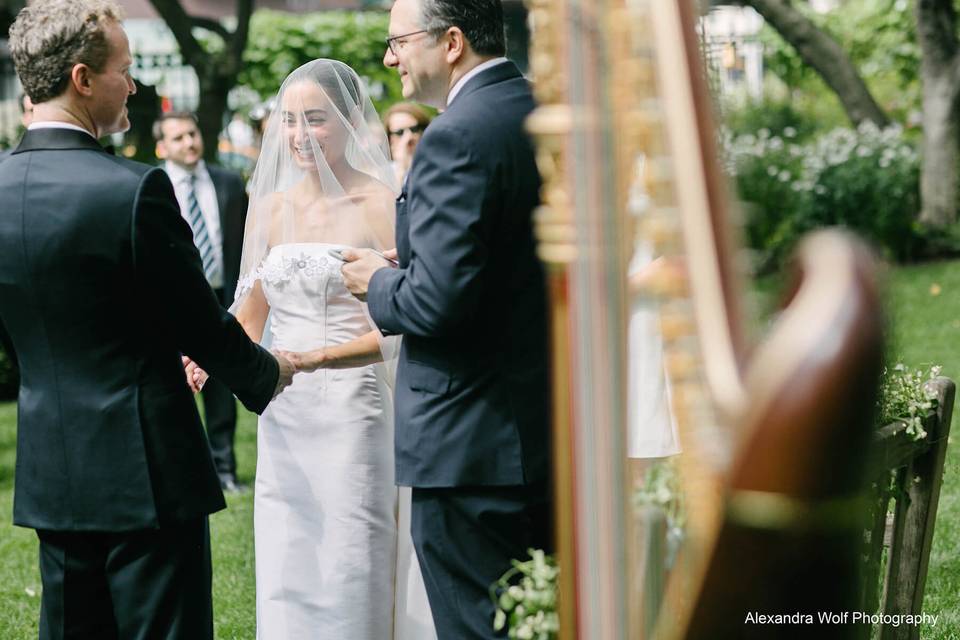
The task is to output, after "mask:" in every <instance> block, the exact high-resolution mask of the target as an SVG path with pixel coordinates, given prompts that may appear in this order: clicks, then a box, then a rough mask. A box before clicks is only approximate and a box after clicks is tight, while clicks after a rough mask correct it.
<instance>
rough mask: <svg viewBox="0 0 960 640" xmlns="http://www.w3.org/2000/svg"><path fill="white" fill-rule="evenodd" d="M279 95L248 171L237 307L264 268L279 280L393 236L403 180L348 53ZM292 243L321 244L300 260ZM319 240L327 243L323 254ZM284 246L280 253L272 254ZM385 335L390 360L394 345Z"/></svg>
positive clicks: (299, 76) (308, 68) (306, 71)
mask: <svg viewBox="0 0 960 640" xmlns="http://www.w3.org/2000/svg"><path fill="white" fill-rule="evenodd" d="M276 104H277V106H276V109H274V111H273V112H272V113H271V114H270V118H269V121H268V123H267V127H266V130H265V132H264V135H263V145H262V148H261V151H260V157H259V159H258V160H257V165H256V168H255V169H254V172H253V177H252V178H251V183H250V208H249V210H248V213H247V222H246V229H245V232H244V243H243V256H242V258H241V264H240V279H239V282H238V284H237V295H236V301H235V302H234V304H233V306H232V307H231V311H232V312H233V313H237V311H238V310H240V309H242V308H243V305H244V304H245V303H246V301H247V299H248V298H249V297H250V296H251V295H253V294H255V293H257V291H258V287H260V286H261V282H262V280H264V279H265V278H267V279H271V278H272V279H273V280H274V281H282V279H283V278H284V271H287V270H293V269H297V268H299V269H307V273H308V274H309V273H310V270H311V269H314V270H323V269H326V270H332V269H338V268H339V264H338V263H337V262H336V261H331V260H329V259H327V257H328V250H329V249H333V250H336V249H337V248H338V247H347V246H349V247H369V248H373V249H377V250H379V251H383V250H386V249H391V248H393V247H394V246H395V241H394V222H395V207H394V200H395V197H396V193H397V187H398V185H396V184H395V176H394V173H393V169H392V168H391V165H390V152H389V147H388V143H387V139H386V135H385V134H384V129H383V126H382V125H381V123H380V119H379V117H378V116H377V112H376V111H375V110H374V108H373V103H372V102H371V101H370V97H369V95H368V93H367V90H366V87H365V85H364V83H363V81H362V80H361V79H360V77H359V76H358V75H357V74H356V73H355V72H354V71H353V69H351V68H350V67H348V66H347V65H345V64H343V63H342V62H337V61H335V60H314V61H312V62H309V63H307V64H305V65H303V66H302V67H300V68H299V69H297V70H295V71H294V72H292V73H291V74H290V75H289V76H288V77H287V79H286V80H284V82H283V85H282V86H281V87H280V91H279V93H278V95H277V101H276ZM295 245H314V246H313V249H314V251H312V252H308V253H309V257H305V258H304V260H301V261H300V262H304V261H305V260H306V261H308V262H309V264H307V263H306V262H304V263H303V264H300V263H298V262H297V260H298V259H297V257H296V256H297V255H299V254H298V253H297V252H296V251H295V249H296V248H297V247H296V246H295ZM316 245H330V246H329V247H328V248H327V247H324V251H322V252H321V254H320V255H321V260H319V261H318V260H317V258H316V256H317V251H316V249H317V247H316ZM280 248H285V250H284V251H282V252H281V253H282V255H283V258H282V259H280V260H277V259H276V257H277V256H273V259H268V257H270V254H271V252H272V251H274V250H276V249H280ZM291 249H294V250H291ZM305 256H306V254H305ZM372 326H373V324H372V322H371V327H372ZM265 335H268V332H266V331H265ZM381 345H382V347H383V350H384V356H385V359H386V360H389V359H390V357H391V355H392V352H393V351H395V348H396V345H391V344H387V343H381ZM323 346H326V345H324V344H322V343H318V344H316V345H315V348H319V347H323Z"/></svg>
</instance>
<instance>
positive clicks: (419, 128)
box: [390, 124, 424, 138]
mask: <svg viewBox="0 0 960 640" xmlns="http://www.w3.org/2000/svg"><path fill="white" fill-rule="evenodd" d="M423 128H424V127H423V125H419V124H416V125H414V126H412V127H403V128H402V129H390V135H391V136H393V137H394V138H399V137H401V136H402V135H403V134H405V133H409V134H410V135H413V134H415V133H423Z"/></svg>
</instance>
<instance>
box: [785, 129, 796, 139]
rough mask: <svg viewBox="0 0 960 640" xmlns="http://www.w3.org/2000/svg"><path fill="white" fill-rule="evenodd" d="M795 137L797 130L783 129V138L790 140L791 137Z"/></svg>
mask: <svg viewBox="0 0 960 640" xmlns="http://www.w3.org/2000/svg"><path fill="white" fill-rule="evenodd" d="M796 135H797V130H796V129H794V128H793V127H784V128H783V136H784V137H785V138H792V137H794V136H796Z"/></svg>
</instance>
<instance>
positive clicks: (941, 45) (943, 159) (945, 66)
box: [916, 0, 960, 227]
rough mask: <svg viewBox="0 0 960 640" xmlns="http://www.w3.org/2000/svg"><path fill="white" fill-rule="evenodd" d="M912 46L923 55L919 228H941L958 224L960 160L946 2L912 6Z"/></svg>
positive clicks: (950, 13) (952, 29) (959, 90)
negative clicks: (914, 31)
mask: <svg viewBox="0 0 960 640" xmlns="http://www.w3.org/2000/svg"><path fill="white" fill-rule="evenodd" d="M916 16H917V40H918V41H919V44H920V49H921V51H922V53H923V56H922V60H921V62H922V64H921V79H922V82H923V166H922V168H921V174H920V199H921V202H922V203H923V209H922V210H921V212H920V222H921V223H923V224H925V225H929V226H931V227H945V226H947V225H949V224H951V223H953V222H954V221H955V220H956V219H957V195H958V193H957V188H958V178H957V171H958V169H960V166H958V157H960V129H958V124H957V118H958V116H960V108H958V104H960V100H958V96H960V61H958V54H957V48H958V41H957V35H956V26H957V25H956V14H955V12H954V9H953V4H952V2H951V0H917V5H916Z"/></svg>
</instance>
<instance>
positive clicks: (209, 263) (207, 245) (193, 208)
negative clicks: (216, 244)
mask: <svg viewBox="0 0 960 640" xmlns="http://www.w3.org/2000/svg"><path fill="white" fill-rule="evenodd" d="M196 187H197V176H196V174H190V182H189V184H188V186H187V189H188V190H187V208H188V212H187V214H188V216H187V219H188V220H189V222H190V229H192V230H193V244H195V245H197V250H198V251H199V252H200V259H201V260H202V261H203V274H204V275H205V276H206V277H207V280H210V278H211V277H212V276H213V272H214V269H215V268H216V263H215V260H214V255H213V242H211V241H210V234H209V232H208V231H207V223H206V221H205V220H204V219H203V211H201V210H200V203H199V202H198V201H197V189H196Z"/></svg>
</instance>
